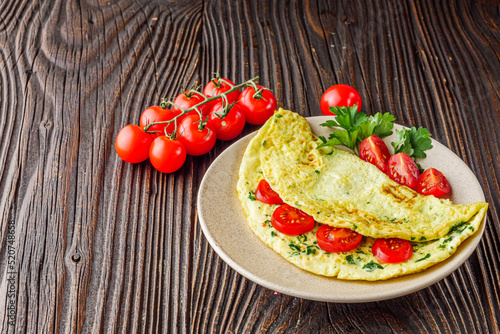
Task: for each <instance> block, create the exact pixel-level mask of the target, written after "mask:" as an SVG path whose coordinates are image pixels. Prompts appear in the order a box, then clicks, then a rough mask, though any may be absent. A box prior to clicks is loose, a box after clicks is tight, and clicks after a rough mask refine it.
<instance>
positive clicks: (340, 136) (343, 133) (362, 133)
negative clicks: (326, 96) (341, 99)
mask: <svg viewBox="0 0 500 334" xmlns="http://www.w3.org/2000/svg"><path fill="white" fill-rule="evenodd" d="M330 111H331V112H333V113H334V114H336V115H337V117H336V118H335V119H334V120H328V121H326V122H325V123H323V124H320V125H321V126H327V127H334V126H335V127H339V128H342V129H343V130H337V131H334V132H333V133H331V134H330V136H329V137H328V140H326V138H325V137H320V139H321V140H322V141H323V143H322V144H321V145H319V146H318V147H325V146H335V145H342V146H345V147H347V148H349V149H351V150H353V151H354V152H355V153H356V155H358V152H359V144H361V142H362V141H363V140H364V139H366V138H368V137H370V136H371V135H376V136H379V137H380V138H383V137H387V136H389V135H391V134H392V128H393V127H394V121H395V120H396V118H395V117H394V116H393V115H391V114H390V113H384V114H382V113H376V114H375V115H373V116H367V115H366V114H365V113H364V112H361V111H360V112H358V106H356V105H355V106H352V107H330Z"/></svg>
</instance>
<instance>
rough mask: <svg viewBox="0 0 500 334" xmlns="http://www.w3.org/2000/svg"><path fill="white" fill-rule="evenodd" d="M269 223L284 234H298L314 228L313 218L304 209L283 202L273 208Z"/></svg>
mask: <svg viewBox="0 0 500 334" xmlns="http://www.w3.org/2000/svg"><path fill="white" fill-rule="evenodd" d="M271 224H272V225H273V227H274V228H275V229H277V230H278V231H280V232H281V233H283V234H286V235H300V234H304V233H307V232H310V231H312V230H313V229H314V224H315V222H314V218H313V217H312V216H309V215H308V214H307V213H305V212H304V211H301V210H299V209H297V208H294V207H292V206H290V205H288V204H283V205H282V206H280V207H278V208H277V209H276V210H274V212H273V215H272V216H271Z"/></svg>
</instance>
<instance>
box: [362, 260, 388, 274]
mask: <svg viewBox="0 0 500 334" xmlns="http://www.w3.org/2000/svg"><path fill="white" fill-rule="evenodd" d="M361 269H363V270H366V271H368V272H372V271H375V270H377V269H384V267H382V266H381V265H380V264H378V263H377V262H373V260H372V261H370V262H368V263H367V264H365V265H364V266H363V268H361Z"/></svg>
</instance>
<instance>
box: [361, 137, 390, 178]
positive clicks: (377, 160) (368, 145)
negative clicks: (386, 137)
mask: <svg viewBox="0 0 500 334" xmlns="http://www.w3.org/2000/svg"><path fill="white" fill-rule="evenodd" d="M390 156H391V154H390V153H389V149H388V148H387V145H385V143H384V141H383V140H382V139H380V137H378V136H375V135H372V136H370V137H368V138H366V139H365V140H363V141H362V142H361V144H360V145H359V157H360V158H361V159H363V160H364V161H367V162H369V163H371V164H372V165H375V166H377V168H378V169H380V170H381V171H382V172H385V171H386V170H387V161H389V158H390Z"/></svg>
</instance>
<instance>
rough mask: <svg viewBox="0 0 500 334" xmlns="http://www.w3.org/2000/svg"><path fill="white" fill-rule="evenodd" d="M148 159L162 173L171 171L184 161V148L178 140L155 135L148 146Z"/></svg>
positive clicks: (180, 165) (179, 166)
mask: <svg viewBox="0 0 500 334" xmlns="http://www.w3.org/2000/svg"><path fill="white" fill-rule="evenodd" d="M149 161H151V164H152V165H153V167H154V168H156V169H157V170H159V171H160V172H162V173H173V172H175V171H176V170H178V169H179V168H181V167H182V165H183V164H184V161H186V148H185V147H184V145H182V144H181V143H180V142H179V141H178V140H172V139H170V138H169V137H166V136H160V137H157V138H156V139H155V140H153V143H152V144H151V147H150V148H149Z"/></svg>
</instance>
